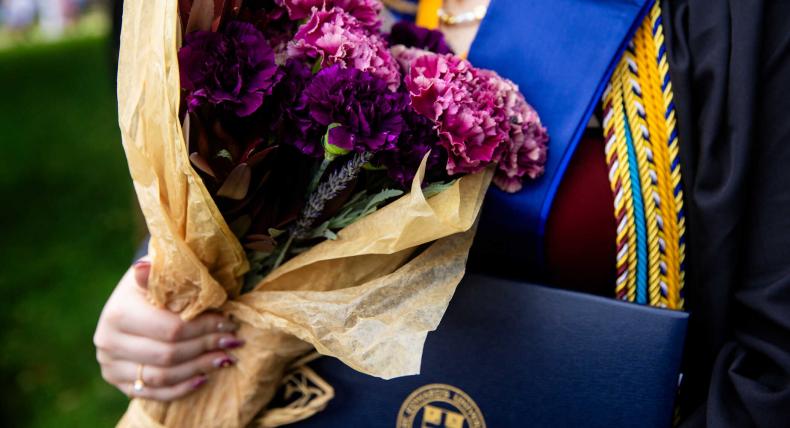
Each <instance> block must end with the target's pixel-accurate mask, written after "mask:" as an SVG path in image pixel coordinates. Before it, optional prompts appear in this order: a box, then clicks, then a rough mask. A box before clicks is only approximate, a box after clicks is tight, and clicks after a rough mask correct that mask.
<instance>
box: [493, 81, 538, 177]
mask: <svg viewBox="0 0 790 428" xmlns="http://www.w3.org/2000/svg"><path fill="white" fill-rule="evenodd" d="M496 77H497V79H498V80H499V81H500V82H501V85H502V87H501V93H502V95H503V97H504V100H505V105H504V107H505V113H506V114H507V117H508V118H509V120H508V123H509V125H510V126H509V128H510V130H509V138H508V139H507V142H506V144H505V146H504V150H503V151H502V155H501V158H500V159H499V164H498V165H497V170H496V173H495V174H494V184H496V185H497V187H499V188H500V189H502V190H504V191H506V192H510V193H515V192H518V191H519V190H521V187H522V182H523V180H524V177H525V176H526V177H529V178H531V179H536V178H538V177H540V176H541V175H543V171H544V169H545V166H546V156H547V152H548V146H547V144H548V141H549V136H548V134H547V133H546V128H544V127H543V125H541V123H540V117H538V113H537V112H536V111H535V109H533V108H532V106H530V105H529V104H528V103H527V101H526V100H525V99H524V95H522V94H521V92H520V91H519V89H518V86H516V84H514V83H513V82H511V81H510V80H507V79H502V78H500V77H499V76H496Z"/></svg>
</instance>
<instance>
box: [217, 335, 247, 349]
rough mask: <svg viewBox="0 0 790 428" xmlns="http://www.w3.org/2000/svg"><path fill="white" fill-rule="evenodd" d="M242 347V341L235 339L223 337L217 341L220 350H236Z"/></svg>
mask: <svg viewBox="0 0 790 428" xmlns="http://www.w3.org/2000/svg"><path fill="white" fill-rule="evenodd" d="M242 345H244V341H243V340H241V339H236V338H235V337H223V338H221V339H220V340H219V347H220V349H236V348H239V347H241V346H242Z"/></svg>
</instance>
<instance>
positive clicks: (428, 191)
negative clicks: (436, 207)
mask: <svg viewBox="0 0 790 428" xmlns="http://www.w3.org/2000/svg"><path fill="white" fill-rule="evenodd" d="M456 181H458V180H457V179H456V180H450V181H448V182H446V183H443V182H437V183H431V184H429V185H427V186H425V187H423V188H422V194H423V195H425V199H429V198H432V197H434V196H436V195H438V194H439V193H442V192H444V191H445V190H447V189H449V188H450V187H453V184H455V182H456Z"/></svg>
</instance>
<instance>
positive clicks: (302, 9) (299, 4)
mask: <svg viewBox="0 0 790 428" xmlns="http://www.w3.org/2000/svg"><path fill="white" fill-rule="evenodd" d="M278 2H279V3H281V5H282V6H284V7H285V8H286V9H287V10H288V16H289V17H290V18H291V19H292V20H294V21H299V20H302V19H305V18H308V17H309V16H310V15H312V13H313V8H316V9H324V10H328V9H331V8H333V7H339V8H341V9H343V10H345V11H346V12H348V13H349V14H350V15H351V16H353V17H354V18H356V19H357V20H358V21H359V22H360V23H361V24H362V26H364V27H365V28H369V29H370V30H374V31H378V30H379V28H380V27H381V21H380V20H379V13H380V12H381V2H380V1H379V0H278Z"/></svg>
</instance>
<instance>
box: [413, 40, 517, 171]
mask: <svg viewBox="0 0 790 428" xmlns="http://www.w3.org/2000/svg"><path fill="white" fill-rule="evenodd" d="M410 58H415V59H413V61H412V62H411V64H408V61H409V60H410ZM398 59H399V60H401V62H402V63H403V64H404V66H408V67H409V74H408V76H407V78H406V86H407V88H408V89H409V93H410V95H411V101H412V107H413V108H414V110H415V111H417V112H418V113H420V114H422V115H424V116H426V117H428V118H429V119H431V120H432V121H434V123H435V124H436V128H437V131H438V133H439V139H440V142H441V144H442V146H444V147H445V149H447V151H448V153H449V157H448V161H447V172H448V173H449V174H451V175H452V174H465V173H473V172H477V171H479V170H480V169H482V168H484V167H486V166H487V165H489V164H490V163H491V162H492V161H494V160H495V156H496V154H497V149H498V148H499V146H500V145H501V144H502V143H503V142H504V140H505V138H506V137H507V128H506V126H507V124H506V117H504V115H503V114H500V113H502V110H501V109H499V110H498V109H496V108H495V107H496V102H497V99H496V95H497V93H496V89H495V88H494V87H492V86H491V85H490V84H488V82H487V81H486V80H481V79H479V78H477V76H476V75H475V70H474V69H473V68H472V67H471V65H470V64H469V62H468V61H465V60H462V59H460V58H458V57H455V56H453V55H449V54H448V55H437V54H432V53H425V54H424V55H418V54H416V53H415V52H413V50H412V49H407V50H404V51H402V52H400V55H399V56H398Z"/></svg>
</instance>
